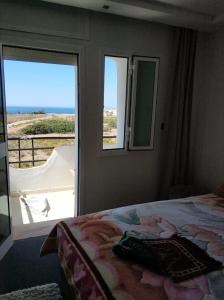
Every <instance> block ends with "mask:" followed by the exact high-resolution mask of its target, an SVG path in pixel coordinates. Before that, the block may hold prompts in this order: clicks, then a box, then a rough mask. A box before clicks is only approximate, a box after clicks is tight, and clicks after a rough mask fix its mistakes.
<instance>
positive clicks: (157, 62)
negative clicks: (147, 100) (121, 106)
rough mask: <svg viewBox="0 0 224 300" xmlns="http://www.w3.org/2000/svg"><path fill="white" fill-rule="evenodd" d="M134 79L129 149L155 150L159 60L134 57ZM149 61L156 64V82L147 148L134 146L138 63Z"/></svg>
mask: <svg viewBox="0 0 224 300" xmlns="http://www.w3.org/2000/svg"><path fill="white" fill-rule="evenodd" d="M132 61H133V65H132V70H133V78H132V93H131V107H130V128H129V132H130V136H129V149H130V150H153V147H154V132H155V118H156V102H157V89H158V75H159V58H154V57H141V56H133V60H132ZM139 61H148V62H155V63H156V68H155V81H154V95H153V106H152V123H151V128H150V131H149V136H150V144H149V145H147V146H134V125H135V107H136V92H137V91H136V89H137V77H138V62H139Z"/></svg>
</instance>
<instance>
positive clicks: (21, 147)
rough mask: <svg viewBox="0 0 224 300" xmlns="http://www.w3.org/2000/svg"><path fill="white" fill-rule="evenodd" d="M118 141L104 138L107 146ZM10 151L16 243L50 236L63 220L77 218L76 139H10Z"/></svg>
mask: <svg viewBox="0 0 224 300" xmlns="http://www.w3.org/2000/svg"><path fill="white" fill-rule="evenodd" d="M114 139H116V136H104V141H105V142H106V143H107V142H108V141H109V142H111V141H113V140H114ZM49 141H51V144H52V142H53V141H54V143H53V144H55V145H57V146H56V147H55V146H52V145H51V146H49V143H48V142H49ZM66 144H67V145H66ZM8 151H9V183H10V204H11V216H12V228H13V236H14V239H19V238H25V237H29V236H36V235H42V234H46V233H48V232H49V230H50V228H51V227H52V226H53V225H54V224H55V223H57V222H58V221H59V220H62V219H66V218H69V217H73V216H74V212H75V211H77V203H76V201H75V190H74V184H75V175H76V170H75V155H74V153H75V144H74V136H63V137H62V136H25V137H22V136H20V137H9V138H8ZM24 153H25V154H24ZM28 154H29V155H28Z"/></svg>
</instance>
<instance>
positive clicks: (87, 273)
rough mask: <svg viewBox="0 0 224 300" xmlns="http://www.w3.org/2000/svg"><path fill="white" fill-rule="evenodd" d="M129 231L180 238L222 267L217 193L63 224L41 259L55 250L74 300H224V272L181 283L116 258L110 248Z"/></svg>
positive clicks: (222, 226) (222, 205)
mask: <svg viewBox="0 0 224 300" xmlns="http://www.w3.org/2000/svg"><path fill="white" fill-rule="evenodd" d="M127 230H128V231H134V232H140V233H144V234H145V235H147V234H148V235H149V236H153V237H157V238H164V239H165V238H169V237H171V236H173V235H174V234H178V235H180V236H182V237H185V238H187V239H189V240H190V241H192V242H193V243H195V244H196V245H197V246H199V247H200V248H201V249H204V250H205V251H206V252H207V253H208V254H209V256H210V257H212V258H214V259H215V260H217V261H219V262H221V263H222V264H224V198H222V197H219V196H218V195H216V194H207V195H201V196H195V197H189V198H184V199H177V200H168V201H159V202H150V203H144V204H139V205H132V206H126V207H121V208H117V209H112V210H107V211H102V212H98V213H93V214H88V215H83V216H80V217H77V218H73V219H70V220H68V221H66V222H60V223H58V224H57V225H56V226H55V227H54V228H53V230H52V231H51V233H50V234H49V236H48V238H47V239H46V241H45V243H44V244H43V246H42V249H41V254H42V255H44V254H48V253H51V252H55V251H57V253H58V256H59V260H60V264H61V266H62V269H63V271H64V274H65V277H66V279H67V282H68V284H69V285H70V286H71V287H72V290H73V295H74V299H82V300H86V299H89V300H101V299H119V300H134V299H138V300H145V299H147V300H165V299H169V300H202V299H206V300H217V299H220V300H223V299H224V272H223V269H221V270H218V271H213V272H210V273H208V274H206V275H201V276H198V277H195V278H193V279H191V280H187V281H184V282H182V283H178V284H177V283H174V282H173V281H172V280H171V279H169V278H168V277H164V276H162V275H158V274H156V273H153V272H151V271H150V270H149V269H146V268H144V267H142V266H141V265H138V264H135V263H133V262H131V261H127V260H122V259H120V258H118V257H117V256H116V255H115V254H114V253H113V252H112V247H113V245H114V243H115V242H116V241H118V240H120V238H121V236H122V235H123V233H124V232H125V231H127Z"/></svg>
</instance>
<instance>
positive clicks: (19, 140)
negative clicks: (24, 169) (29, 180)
mask: <svg viewBox="0 0 224 300" xmlns="http://www.w3.org/2000/svg"><path fill="white" fill-rule="evenodd" d="M116 137H117V136H116V135H105V136H103V139H116ZM40 140H75V136H72V135H71V136H46V137H44V136H41V137H40V136H20V137H8V151H9V152H10V153H12V152H17V153H18V160H13V161H10V160H9V164H11V165H12V164H18V165H19V168H21V165H22V164H24V163H31V164H32V166H33V167H34V166H35V163H40V162H45V161H47V158H46V159H37V158H36V153H35V151H37V150H53V149H54V148H55V147H56V146H48V147H46V146H41V147H36V146H35V141H40ZM10 141H17V147H16V148H14V147H13V148H11V147H10ZM22 141H30V143H31V146H30V147H22V145H21V143H22ZM23 151H30V152H31V157H32V159H30V160H23V159H22V156H21V153H22V152H23Z"/></svg>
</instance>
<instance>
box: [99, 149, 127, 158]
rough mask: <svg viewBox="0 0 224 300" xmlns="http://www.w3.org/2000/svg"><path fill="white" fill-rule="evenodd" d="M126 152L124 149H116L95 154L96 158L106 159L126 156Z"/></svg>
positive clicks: (103, 150) (102, 150)
mask: <svg viewBox="0 0 224 300" xmlns="http://www.w3.org/2000/svg"><path fill="white" fill-rule="evenodd" d="M127 154H128V151H127V150H125V149H117V148H114V149H113V148H108V149H101V150H99V151H98V153H97V157H108V156H117V155H127Z"/></svg>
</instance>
